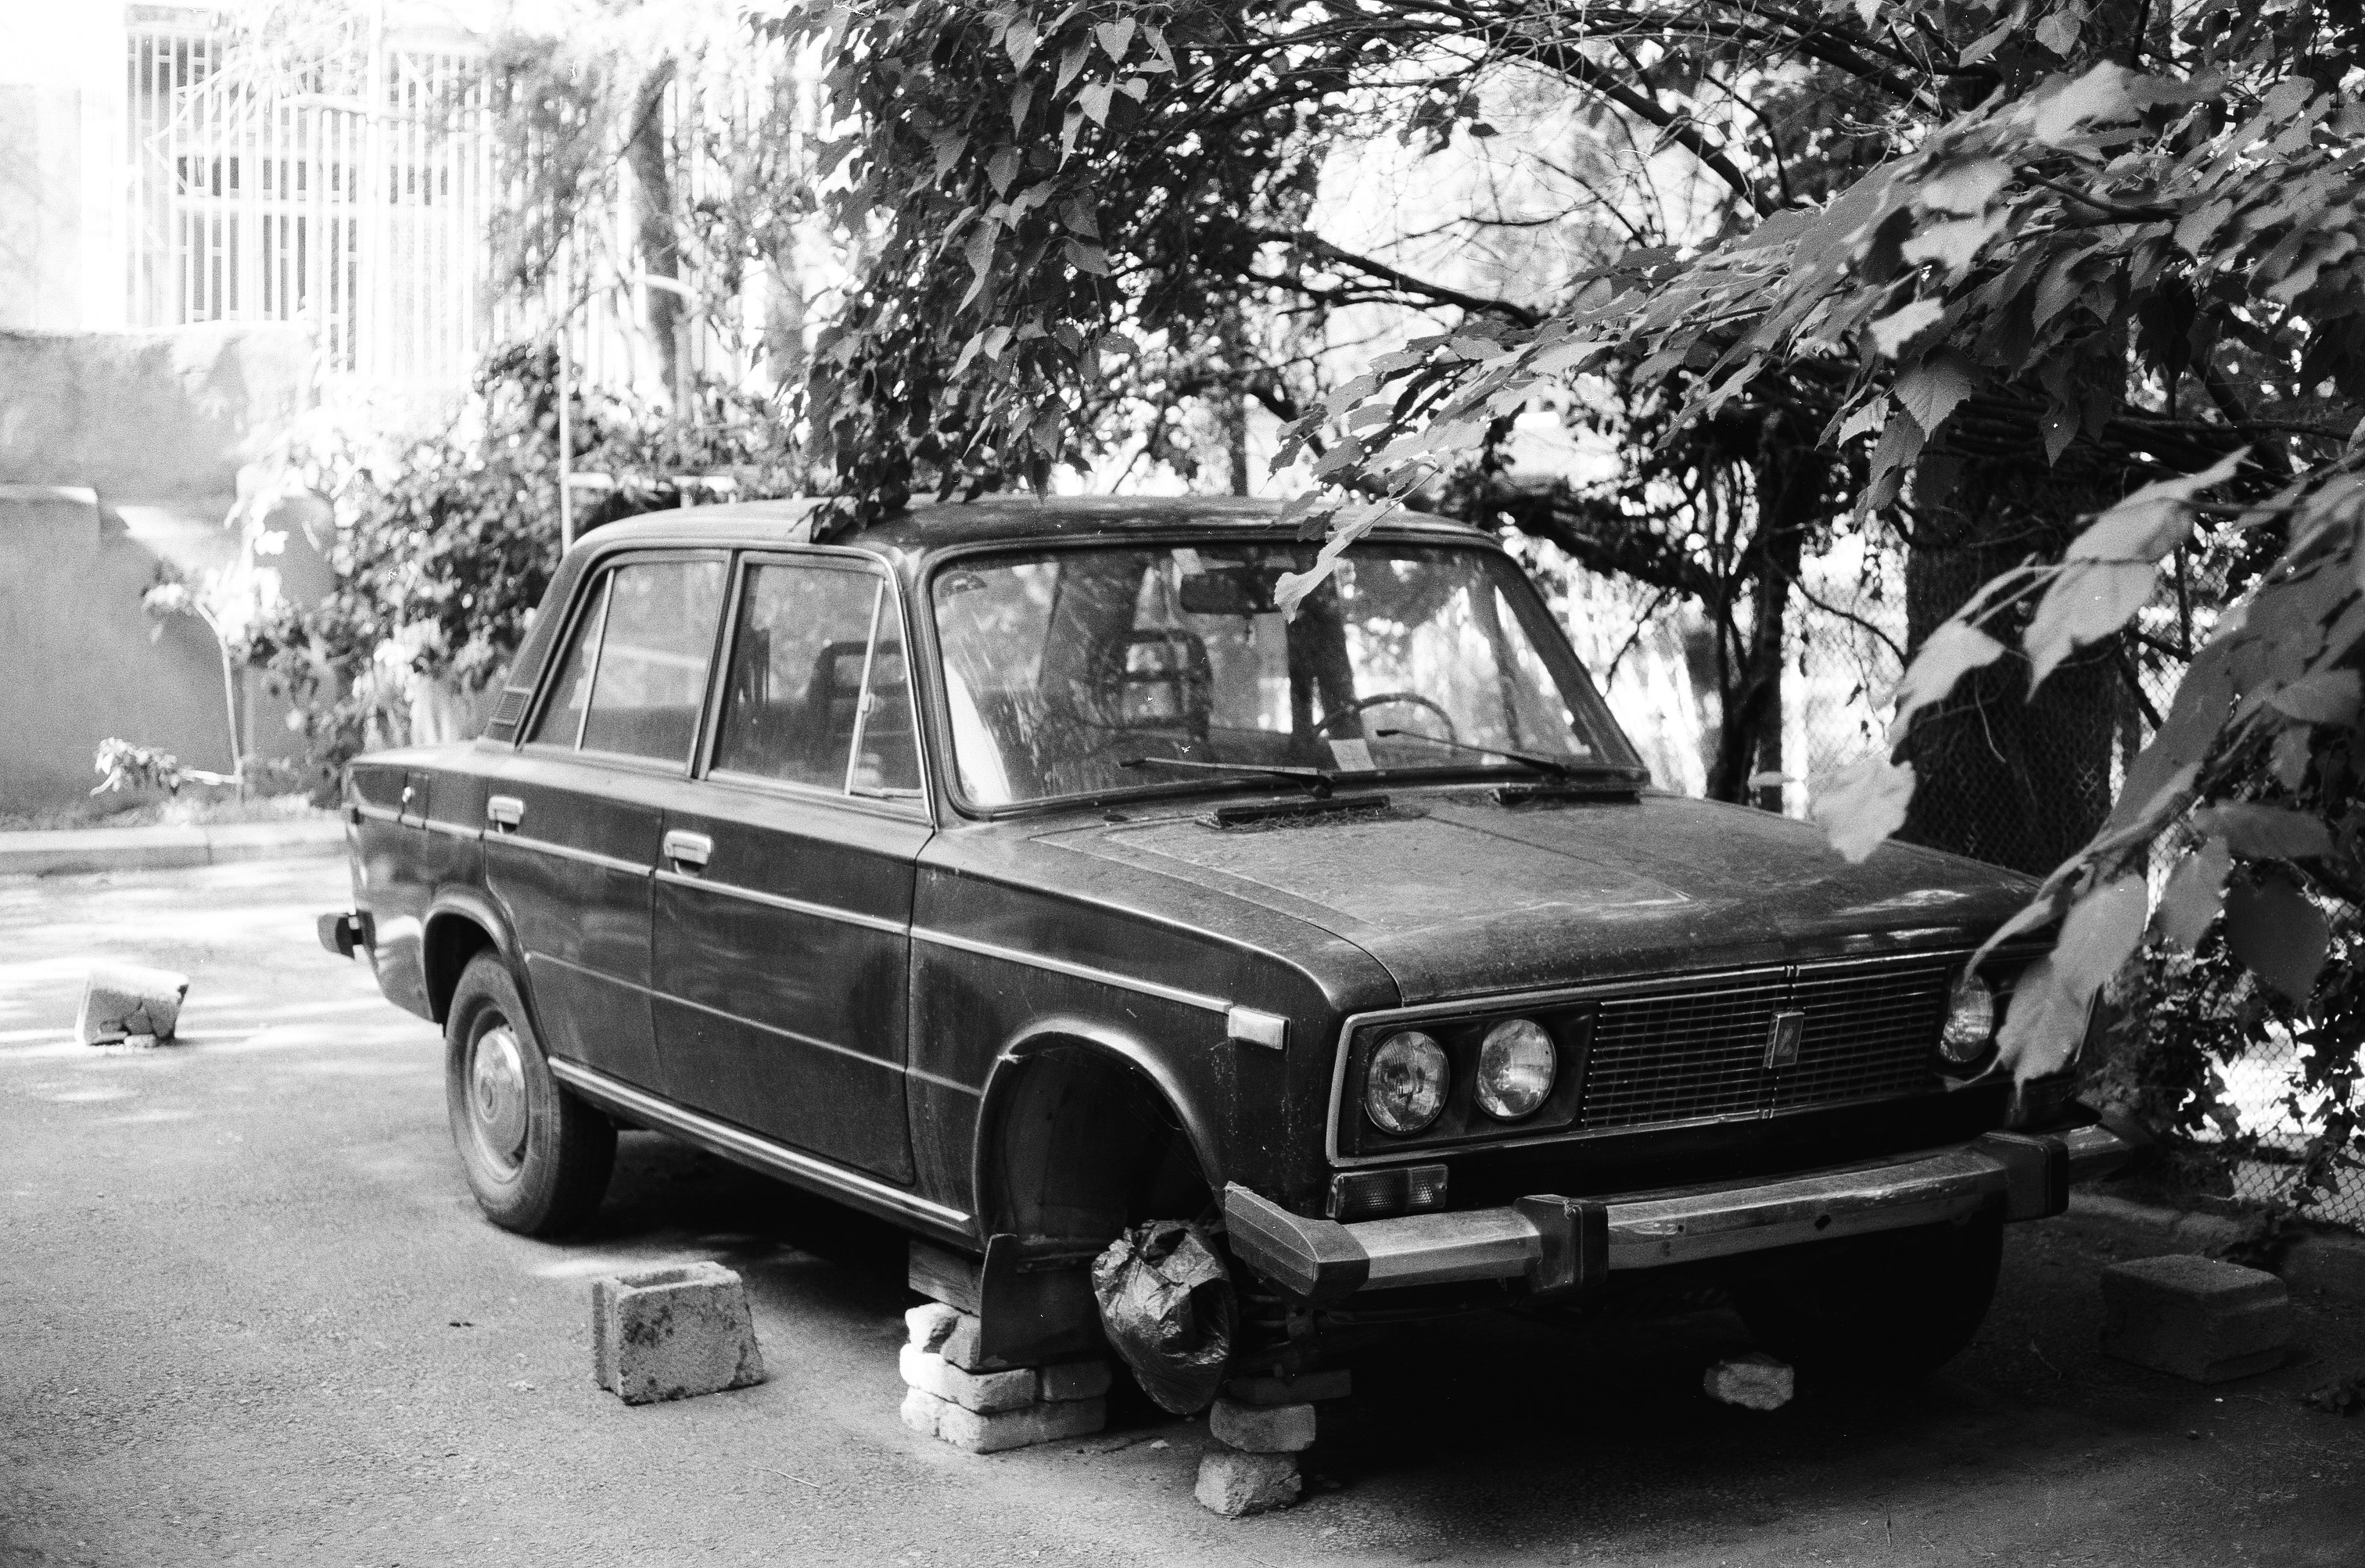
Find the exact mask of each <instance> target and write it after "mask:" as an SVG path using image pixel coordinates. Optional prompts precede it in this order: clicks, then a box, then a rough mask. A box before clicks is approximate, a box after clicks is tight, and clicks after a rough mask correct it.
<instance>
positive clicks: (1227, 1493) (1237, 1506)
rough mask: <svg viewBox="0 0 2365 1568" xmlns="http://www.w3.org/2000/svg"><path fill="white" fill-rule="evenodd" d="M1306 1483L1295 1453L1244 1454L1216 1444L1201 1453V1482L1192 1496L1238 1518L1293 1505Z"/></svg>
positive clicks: (1203, 1504) (1203, 1503)
mask: <svg viewBox="0 0 2365 1568" xmlns="http://www.w3.org/2000/svg"><path fill="white" fill-rule="evenodd" d="M1303 1485H1304V1483H1303V1482H1302V1481H1300V1480H1299V1479H1298V1475H1297V1460H1296V1457H1295V1455H1292V1454H1285V1453H1242V1452H1240V1450H1238V1449H1230V1448H1225V1447H1222V1446H1221V1445H1216V1446H1215V1447H1211V1448H1209V1449H1208V1450H1207V1451H1206V1452H1205V1454H1203V1455H1201V1456H1200V1459H1199V1484H1198V1486H1197V1487H1196V1488H1195V1489H1194V1491H1193V1493H1192V1495H1193V1496H1194V1497H1196V1498H1198V1499H1199V1505H1200V1506H1202V1507H1204V1508H1206V1509H1208V1510H1210V1511H1211V1512H1214V1513H1218V1514H1221V1515H1223V1516H1224V1517H1225V1518H1232V1519H1237V1518H1241V1517H1242V1516H1243V1515H1247V1514H1261V1513H1267V1512H1269V1511H1271V1510H1272V1509H1274V1508H1285V1507H1287V1506H1289V1505H1291V1504H1292V1503H1295V1501H1297V1494H1298V1491H1299V1489H1300V1488H1301V1487H1302V1486H1303Z"/></svg>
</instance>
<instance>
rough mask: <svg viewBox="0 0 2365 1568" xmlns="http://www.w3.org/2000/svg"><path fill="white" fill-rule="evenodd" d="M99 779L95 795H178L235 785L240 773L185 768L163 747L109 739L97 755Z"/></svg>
mask: <svg viewBox="0 0 2365 1568" xmlns="http://www.w3.org/2000/svg"><path fill="white" fill-rule="evenodd" d="M93 768H94V771H95V772H96V773H97V774H98V775H99V780H98V786H97V788H95V789H94V790H91V793H92V794H94V795H103V794H106V793H108V792H110V791H112V790H163V791H164V792H165V793H166V794H168V795H177V794H179V793H180V792H181V787H182V786H183V785H185V784H212V785H221V784H236V783H238V782H239V781H240V778H239V775H238V774H237V773H215V772H212V771H210V770H208V769H207V768H203V767H182V766H181V759H180V758H179V757H177V756H174V755H173V754H172V753H171V752H169V751H165V750H163V748H162V747H160V746H151V745H136V744H134V743H133V742H130V741H127V740H122V739H118V737H116V736H113V735H109V736H108V737H107V738H106V739H105V740H103V741H101V742H99V743H98V755H97V756H96V758H95V761H94V764H93Z"/></svg>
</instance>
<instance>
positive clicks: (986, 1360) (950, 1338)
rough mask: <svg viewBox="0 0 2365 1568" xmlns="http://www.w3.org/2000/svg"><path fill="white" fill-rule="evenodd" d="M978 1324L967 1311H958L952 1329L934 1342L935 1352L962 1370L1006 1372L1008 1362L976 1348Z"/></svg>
mask: <svg viewBox="0 0 2365 1568" xmlns="http://www.w3.org/2000/svg"><path fill="white" fill-rule="evenodd" d="M978 1343H979V1324H978V1320H977V1319H976V1317H974V1316H971V1315H970V1314H969V1313H966V1312H963V1313H958V1314H956V1315H955V1316H954V1318H953V1327H952V1331H951V1332H950V1333H948V1334H947V1335H946V1336H945V1337H944V1338H943V1339H941V1340H939V1341H938V1342H937V1344H936V1354H938V1355H940V1356H942V1357H944V1359H945V1360H947V1361H950V1362H952V1364H953V1365H955V1366H957V1367H958V1368H960V1370H961V1371H963V1372H1006V1371H1008V1370H1009V1367H1010V1363H1009V1362H1008V1361H1003V1359H1002V1358H1000V1357H999V1356H989V1355H987V1354H985V1352H984V1351H982V1350H979V1349H978Z"/></svg>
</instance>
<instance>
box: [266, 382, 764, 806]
mask: <svg viewBox="0 0 2365 1568" xmlns="http://www.w3.org/2000/svg"><path fill="white" fill-rule="evenodd" d="M555 370H556V365H555V354H554V353H553V352H552V351H551V350H550V349H549V348H548V347H546V346H543V345H512V346H510V347H508V348H504V349H501V350H498V351H496V352H495V353H492V354H491V355H489V356H488V358H487V360H486V362H485V364H484V365H483V366H482V367H481V368H480V369H479V371H478V374H477V375H476V397H475V403H474V406H473V407H472V409H471V411H470V414H469V416H468V420H466V424H467V425H468V426H472V427H473V428H472V429H455V430H454V431H451V432H446V433H444V434H443V435H439V436H436V437H433V438H431V439H428V440H423V441H418V442H409V443H407V444H404V445H401V446H398V447H394V448H387V447H385V446H382V445H379V444H376V443H373V442H365V441H357V440H354V439H352V438H350V437H347V436H343V435H341V434H336V433H334V432H331V434H329V435H327V436H325V437H323V438H322V439H321V440H320V441H319V442H318V443H317V444H316V445H315V446H313V447H311V448H309V449H308V450H304V451H300V452H297V453H294V454H290V456H289V457H288V459H287V460H286V472H285V473H284V475H283V477H282V481H281V482H282V483H283V484H287V485H294V486H300V487H305V488H308V489H311V490H313V491H314V492H316V493H318V494H320V495H322V496H325V497H327V498H329V500H330V501H331V504H332V506H333V507H334V509H335V512H336V519H337V538H336V543H335V545H334V547H333V549H332V550H331V566H333V568H334V569H335V572H336V575H337V587H336V588H335V590H334V591H333V592H331V594H330V595H329V597H328V598H327V599H324V600H322V601H321V602H320V603H319V605H317V606H314V607H310V608H306V607H302V606H297V605H286V604H283V605H281V606H279V607H278V608H277V609H276V610H275V611H274V612H273V613H272V614H271V615H270V616H268V617H267V618H266V619H264V620H263V622H260V623H259V624H258V625H257V626H256V627H255V629H254V630H253V631H252V633H251V634H250V635H249V637H248V638H247V640H246V642H245V644H244V645H243V648H242V652H243V655H244V656H245V658H246V659H247V660H248V661H249V662H250V663H252V664H254V665H257V666H261V667H263V669H265V670H266V671H267V672H268V674H269V677H270V678H271V680H272V682H273V684H274V686H275V689H280V690H285V691H287V692H289V693H291V694H293V695H294V696H295V697H296V698H297V700H298V702H299V703H300V704H301V707H300V710H299V712H298V722H300V723H301V725H302V726H303V732H304V734H306V735H307V737H308V740H309V741H310V743H311V745H312V748H313V750H314V752H315V755H316V756H318V757H319V759H320V760H322V761H325V762H327V763H330V764H331V765H333V764H336V763H340V762H342V760H343V759H344V758H345V757H347V756H352V755H353V754H354V753H355V752H357V751H359V750H361V749H363V748H364V746H367V745H373V744H377V745H383V744H389V743H394V742H398V741H399V740H401V739H404V738H407V737H408V734H409V701H410V700H411V697H412V696H413V694H414V687H415V684H416V682H417V681H418V680H420V679H424V680H428V681H432V682H438V683H441V684H442V685H443V686H444V687H445V688H446V689H450V690H451V691H452V692H454V694H456V695H457V696H459V697H460V698H462V699H464V700H465V699H471V698H473V697H475V696H476V694H477V693H480V692H482V691H483V690H485V689H487V688H488V687H491V686H493V685H495V684H497V683H498V682H499V679H500V678H501V676H502V674H503V672H504V671H505V670H506V669H507V668H508V666H509V662H510V658H511V657H512V656H513V655H515V654H516V652H517V648H518V645H519V644H521V642H522V641H523V640H524V637H525V633H526V632H527V630H528V628H529V627H530V625H531V623H532V615H533V611H534V609H535V607H536V605H538V604H539V603H540V602H541V599H542V595H543V592H544V589H545V588H548V586H549V582H550V575H551V573H552V571H553V570H554V569H555V567H556V566H557V564H558V555H559V517H558V465H557V453H558V446H557V425H558V418H557V413H558V402H557V389H556V379H555ZM570 396H571V406H570V410H569V422H570V426H571V436H572V440H573V442H574V444H575V448H576V450H575V468H576V471H577V472H578V473H582V472H604V473H606V474H608V475H610V476H611V477H612V478H613V480H614V481H615V486H614V488H613V489H612V490H611V492H609V494H608V495H607V496H606V497H604V498H602V499H601V501H600V503H599V504H598V506H596V507H595V508H592V509H590V510H588V511H586V512H585V513H584V514H583V515H582V516H580V517H579V518H578V520H577V527H578V531H582V530H588V529H590V528H594V527H597V526H599V525H600V524H601V523H603V522H607V521H614V520H615V519H618V518H622V517H628V516H631V515H633V514H634V513H637V512H643V511H649V510H658V509H661V508H666V507H671V506H677V505H679V504H681V501H682V499H683V498H682V496H681V495H680V493H679V491H678V488H677V487H676V485H675V483H674V479H675V477H676V476H685V475H699V476H720V477H723V478H727V479H728V480H730V481H731V482H732V485H733V487H734V493H735V494H736V495H737V496H739V497H742V498H759V497H767V496H780V495H793V494H796V493H798V491H799V490H800V489H801V483H800V481H801V477H802V476H801V469H800V467H799V465H798V461H797V454H796V451H795V448H794V447H793V445H792V444H791V442H790V437H789V434H788V431H787V427H786V425H785V423H784V421H782V420H780V419H779V417H778V413H777V411H776V410H775V409H773V408H772V406H771V405H770V404H769V403H768V401H766V400H764V399H761V398H755V397H753V396H750V395H748V394H745V393H741V392H738V391H735V390H733V389H730V388H725V387H721V386H712V385H707V386H701V388H700V389H699V397H700V405H699V408H698V409H697V410H696V411H695V415H696V417H695V418H694V419H692V420H680V419H673V418H668V417H667V416H665V415H663V414H660V413H658V412H656V411H653V410H651V409H647V408H645V407H643V406H641V405H639V404H637V403H634V402H633V401H631V400H629V399H626V398H621V397H617V396H613V395H611V394H606V393H600V392H596V391H589V390H586V389H584V388H581V387H579V386H578V387H575V388H573V389H572V390H571V394H570Z"/></svg>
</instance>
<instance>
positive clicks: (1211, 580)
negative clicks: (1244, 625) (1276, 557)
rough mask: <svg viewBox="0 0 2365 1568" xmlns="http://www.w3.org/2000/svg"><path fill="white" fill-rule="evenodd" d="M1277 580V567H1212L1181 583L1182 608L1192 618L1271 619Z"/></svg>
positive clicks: (1278, 578) (1276, 605)
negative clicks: (1260, 617)
mask: <svg viewBox="0 0 2365 1568" xmlns="http://www.w3.org/2000/svg"><path fill="white" fill-rule="evenodd" d="M1280 580H1281V572H1280V570H1279V568H1277V567H1267V566H1216V567H1213V568H1211V569H1209V570H1207V571H1204V572H1193V573H1191V574H1189V575H1187V576H1186V577H1183V592H1182V599H1183V610H1185V611H1186V612H1187V613H1189V614H1192V615H1271V614H1272V613H1273V611H1275V610H1278V609H1280V608H1281V607H1280V605H1279V604H1277V603H1275V602H1274V600H1273V597H1272V592H1273V585H1274V584H1275V583H1277V582H1279V581H1280Z"/></svg>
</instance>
